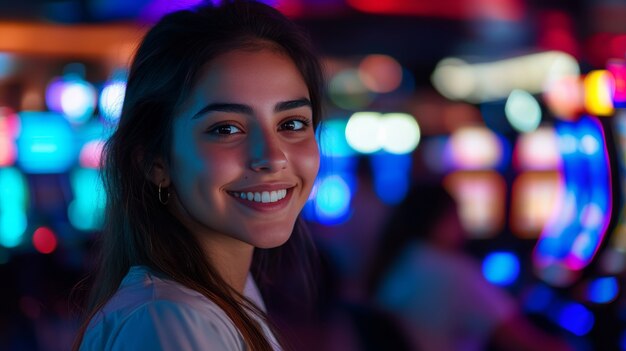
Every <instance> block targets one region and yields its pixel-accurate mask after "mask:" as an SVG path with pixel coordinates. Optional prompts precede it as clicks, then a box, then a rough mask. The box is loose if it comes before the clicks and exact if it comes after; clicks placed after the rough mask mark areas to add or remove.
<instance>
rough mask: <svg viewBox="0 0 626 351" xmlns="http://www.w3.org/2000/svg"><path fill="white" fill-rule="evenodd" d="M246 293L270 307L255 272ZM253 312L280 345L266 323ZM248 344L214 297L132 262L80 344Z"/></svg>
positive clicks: (224, 349) (222, 350)
mask: <svg viewBox="0 0 626 351" xmlns="http://www.w3.org/2000/svg"><path fill="white" fill-rule="evenodd" d="M244 296H246V297H247V298H248V299H250V300H251V301H252V302H254V303H255V304H256V305H257V306H258V307H259V308H260V309H261V310H262V311H265V304H264V303H263V299H262V298H261V294H260V293H259V290H258V288H257V286H256V284H255V283H254V280H253V279H252V277H251V276H248V279H247V281H246V286H245V289H244ZM253 318H255V319H256V320H257V322H259V324H260V325H261V327H262V328H263V331H264V332H265V335H266V337H267V339H268V341H269V342H270V343H271V344H272V345H273V346H274V349H275V350H280V347H279V346H278V342H277V341H276V338H275V337H274V335H273V334H272V332H271V331H270V329H269V327H268V326H267V324H266V323H264V322H263V321H261V320H259V319H258V318H256V317H255V316H253ZM246 349H247V348H246V346H245V343H244V340H243V337H242V336H241V334H240V333H239V331H238V330H237V328H236V327H235V325H234V324H233V322H232V321H231V320H230V318H229V317H228V316H227V315H226V313H225V312H224V311H223V310H222V309H221V308H220V307H218V306H217V305H216V304H215V303H214V302H213V301H211V300H209V299H207V298H206V297H205V296H204V295H202V294H200V293H199V292H197V291H195V290H191V289H189V288H186V287H184V286H182V285H180V284H179V283H177V282H174V281H172V280H169V279H166V278H163V277H161V276H159V275H156V274H155V273H154V272H152V271H151V270H150V269H148V268H147V267H144V266H133V267H131V268H130V270H129V272H128V274H127V275H126V277H124V279H123V280H122V283H121V284H120V287H119V289H118V290H117V292H116V293H115V295H113V297H112V298H111V299H110V300H109V302H107V304H106V305H105V306H104V307H103V308H102V310H100V311H99V312H98V313H97V314H96V315H95V316H94V317H93V318H92V320H91V321H90V323H89V326H88V327H87V330H86V332H85V336H84V338H83V341H82V343H81V345H80V351H86V350H111V351H113V350H115V351H118V350H119V351H121V350H133V351H136V350H151V351H152V350H154V351H160V350H163V351H166V350H167V351H170V350H171V351H174V350H175V351H179V350H211V351H233V350H242V351H243V350H246Z"/></svg>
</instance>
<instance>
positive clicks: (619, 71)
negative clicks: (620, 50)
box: [606, 59, 626, 108]
mask: <svg viewBox="0 0 626 351" xmlns="http://www.w3.org/2000/svg"><path fill="white" fill-rule="evenodd" d="M606 69H607V71H609V73H610V74H611V76H612V77H613V83H614V84H613V107H615V108H624V107H626V60H624V59H620V60H617V59H613V60H610V61H609V62H608V63H607V64H606Z"/></svg>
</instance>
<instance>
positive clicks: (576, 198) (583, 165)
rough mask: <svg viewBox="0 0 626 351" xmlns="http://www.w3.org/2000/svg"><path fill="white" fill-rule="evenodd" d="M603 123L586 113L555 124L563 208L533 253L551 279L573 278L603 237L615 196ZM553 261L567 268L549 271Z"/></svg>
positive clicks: (563, 282)
mask: <svg viewBox="0 0 626 351" xmlns="http://www.w3.org/2000/svg"><path fill="white" fill-rule="evenodd" d="M602 128H603V127H602V125H601V123H600V122H599V121H598V120H597V118H594V117H588V116H585V117H582V118H581V119H580V120H579V121H577V122H561V123H559V124H557V125H556V131H557V135H558V137H559V146H560V150H561V156H562V160H563V162H562V165H563V166H562V171H561V172H562V176H563V179H564V186H565V191H564V193H563V196H562V198H561V199H560V203H562V205H561V206H560V207H559V212H558V213H556V214H555V216H554V217H553V219H552V220H551V221H549V222H548V224H547V225H546V227H545V228H544V230H543V232H542V234H541V237H540V238H539V240H538V242H537V246H536V249H535V251H534V254H533V261H534V264H535V266H536V267H537V268H538V272H539V275H540V276H541V277H542V278H543V279H544V280H550V283H551V284H553V285H561V286H564V285H567V284H570V283H572V282H573V280H574V279H576V277H577V275H578V274H579V272H580V270H581V269H583V268H584V267H586V266H587V265H588V264H589V262H591V260H592V259H593V257H594V255H595V254H596V253H597V252H598V249H599V248H600V246H601V244H602V242H603V240H604V238H605V234H606V229H607V226H608V223H609V219H610V217H611V209H612V198H611V166H610V162H609V160H608V154H607V150H606V145H605V138H604V133H603V129H602ZM555 267H560V268H559V269H561V270H566V271H569V273H568V272H563V274H559V275H550V274H548V272H549V271H553V270H554V268H555ZM564 277H566V278H567V279H565V278H564ZM557 280H558V281H557Z"/></svg>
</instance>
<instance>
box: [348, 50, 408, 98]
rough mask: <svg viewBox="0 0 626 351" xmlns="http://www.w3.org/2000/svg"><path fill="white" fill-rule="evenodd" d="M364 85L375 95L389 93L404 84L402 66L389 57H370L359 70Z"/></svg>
mask: <svg viewBox="0 0 626 351" xmlns="http://www.w3.org/2000/svg"><path fill="white" fill-rule="evenodd" d="M358 73H359V78H360V79H361V82H363V85H365V86H366V87H367V88H368V89H369V90H371V91H373V92H375V93H389V92H392V91H394V90H396V89H397V88H398V87H399V86H400V83H401V82H402V66H401V65H400V64H399V63H398V61H396V60H395V59H394V58H393V57H391V56H387V55H376V54H373V55H368V56H366V57H365V58H364V59H363V60H362V61H361V63H360V64H359V68H358Z"/></svg>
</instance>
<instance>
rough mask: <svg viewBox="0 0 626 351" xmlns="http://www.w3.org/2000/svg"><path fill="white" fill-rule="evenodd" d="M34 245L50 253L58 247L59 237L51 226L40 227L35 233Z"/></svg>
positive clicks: (42, 251) (39, 249)
mask: <svg viewBox="0 0 626 351" xmlns="http://www.w3.org/2000/svg"><path fill="white" fill-rule="evenodd" d="M33 246H35V249H36V250H37V251H39V252H41V253H42V254H49V253H51V252H53V251H54V250H55V249H56V248H57V238H56V235H54V232H53V231H52V230H51V229H50V228H46V227H39V228H37V230H35V233H33Z"/></svg>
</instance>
